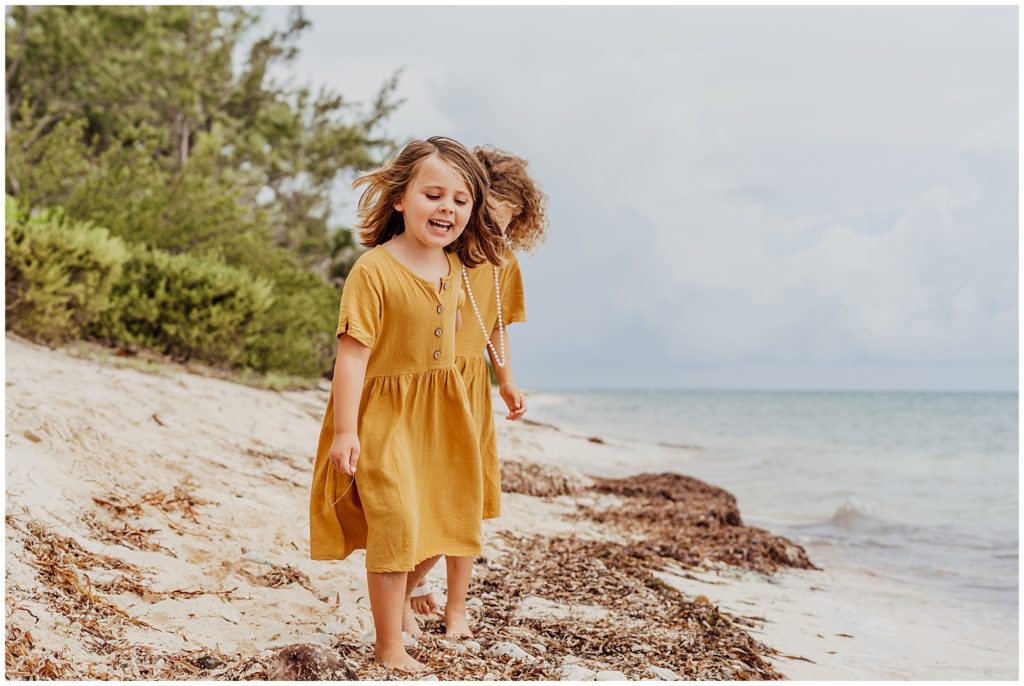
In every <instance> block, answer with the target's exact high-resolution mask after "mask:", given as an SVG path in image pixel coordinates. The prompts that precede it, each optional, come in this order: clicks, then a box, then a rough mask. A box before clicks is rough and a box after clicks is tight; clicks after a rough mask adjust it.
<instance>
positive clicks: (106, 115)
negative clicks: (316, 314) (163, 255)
mask: <svg viewBox="0 0 1024 686" xmlns="http://www.w3.org/2000/svg"><path fill="white" fill-rule="evenodd" d="M258 18H259V15H258V14H257V13H256V12H255V11H252V10H248V9H245V8H241V7H208V6H173V7H172V6H60V7H58V6H46V7H26V6H16V7H11V8H9V9H8V12H7V20H8V21H7V54H6V60H7V69H6V75H7V76H6V84H5V85H6V89H5V95H6V99H7V104H8V110H7V112H8V130H7V132H8V135H7V154H8V161H9V163H8V169H7V175H6V186H7V190H8V192H9V193H12V194H13V195H15V196H18V197H19V200H22V201H24V202H27V203H28V204H30V205H33V204H38V203H41V202H46V203H48V204H60V205H63V206H64V207H65V208H66V209H67V210H68V212H69V213H72V214H79V215H83V216H82V218H85V219H91V220H93V221H96V222H98V223H101V224H104V225H107V226H108V227H109V228H110V229H111V230H113V231H115V232H116V233H121V234H126V235H128V236H129V237H132V238H135V239H138V238H141V239H142V240H145V241H148V242H151V243H153V244H154V245H157V246H159V247H164V248H169V249H172V250H193V249H197V248H203V247H204V246H205V247H212V248H215V249H217V250H221V251H225V250H227V253H229V252H230V250H229V248H230V245H225V243H228V242H229V241H225V232H226V231H227V230H229V231H231V232H232V233H233V234H235V235H237V234H236V233H235V232H237V231H245V232H251V233H255V234H259V235H261V239H262V240H265V241H267V242H268V243H270V244H272V245H275V246H278V247H284V248H287V249H289V250H290V251H292V252H294V253H295V254H297V255H299V256H301V257H302V258H303V260H304V262H305V263H306V264H308V265H314V264H316V265H326V267H324V270H325V272H326V271H338V270H339V266H338V265H337V264H334V263H333V259H334V258H333V257H332V253H334V254H337V252H338V251H337V250H336V242H337V239H336V237H335V236H334V235H333V234H334V233H335V232H336V231H337V228H338V227H335V226H332V225H331V203H330V192H331V188H332V186H333V184H334V183H335V181H336V179H338V178H339V176H342V175H343V174H344V172H347V171H351V170H355V169H365V168H368V167H371V166H374V165H375V164H376V163H377V161H378V159H379V157H380V156H382V155H384V154H387V153H390V152H391V151H392V150H393V149H394V143H393V141H391V140H389V139H388V138H386V137H384V136H382V135H380V134H378V133H377V130H378V129H379V128H380V126H381V125H382V123H383V122H384V121H385V120H386V118H387V117H388V115H389V114H390V113H391V112H393V111H394V109H395V108H396V107H397V106H398V105H399V104H400V101H398V100H396V98H395V92H396V89H397V83H398V75H397V74H396V75H395V76H393V77H392V78H391V79H389V80H388V81H387V82H386V83H384V84H383V85H382V87H381V89H380V92H379V94H378V96H377V98H376V99H375V100H374V102H373V103H371V104H370V106H369V107H368V108H360V107H358V106H356V105H355V104H353V103H348V102H347V101H346V100H345V99H344V98H342V97H341V96H340V95H338V94H336V93H333V92H330V91H328V90H324V89H320V90H317V91H315V92H314V90H313V89H312V87H310V86H308V85H298V86H293V85H290V84H282V83H278V82H276V81H275V80H274V79H273V78H272V77H271V72H272V69H273V68H274V67H275V66H277V65H286V64H287V63H288V62H289V61H290V60H292V59H293V58H294V57H295V55H296V54H297V51H298V47H297V45H298V41H299V39H300V37H301V35H302V34H303V32H304V31H305V30H307V29H308V28H309V22H308V21H307V20H306V19H305V17H304V16H303V14H302V12H301V9H299V8H296V9H295V10H293V12H292V14H291V15H290V18H289V24H288V26H287V27H286V28H284V29H282V30H275V31H272V32H271V33H269V34H268V35H265V36H261V37H258V38H256V39H255V40H254V41H253V42H252V44H251V46H250V47H249V48H248V51H247V53H246V54H244V55H243V54H242V51H243V47H244V44H245V40H246V38H247V37H248V35H249V34H250V33H251V32H252V30H253V28H254V25H255V23H256V22H257V20H258ZM243 57H244V59H241V58H243ZM236 60H237V62H238V64H239V66H235V61H236ZM75 136H78V138H75ZM58 152H59V153H61V154H62V156H63V157H64V158H69V157H70V156H71V155H72V153H73V152H74V153H76V154H79V155H80V156H84V160H81V161H78V162H76V163H73V164H72V162H74V160H71V159H64V160H63V161H64V163H65V164H70V167H71V168H73V169H74V170H75V176H74V178H73V179H68V178H67V177H64V176H60V177H55V176H54V175H53V174H52V173H51V174H49V175H46V174H42V173H40V171H39V165H40V164H41V163H44V161H45V159H46V158H47V155H54V154H57V153H58ZM43 166H46V165H45V164H43ZM50 171H51V172H53V171H55V170H54V169H52V167H51V169H50ZM126 193H127V197H126V195H125V194H126ZM104 195H105V196H106V197H102V196H104ZM232 205H234V206H236V207H237V208H238V209H237V211H232V210H231V206H232ZM197 209H202V210H203V212H199V211H197ZM209 210H212V214H207V211H209ZM85 215H88V216H85ZM204 216H208V217H209V219H204V218H203V217H204ZM227 253H225V254H227ZM340 269H341V271H344V268H343V267H341V268H340Z"/></svg>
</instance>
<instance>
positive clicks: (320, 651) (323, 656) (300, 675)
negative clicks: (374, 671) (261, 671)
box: [267, 643, 359, 681]
mask: <svg viewBox="0 0 1024 686" xmlns="http://www.w3.org/2000/svg"><path fill="white" fill-rule="evenodd" d="M267 680H268V681H359V677H357V676H356V673H355V671H353V670H352V669H351V668H350V667H349V666H348V665H346V664H344V663H343V662H342V661H341V656H340V655H339V654H338V653H337V652H336V651H334V650H331V649H330V648H325V647H324V646H318V645H311V644H307V643H297V644H294V645H290V646H285V647H284V648H281V650H279V651H278V652H277V655H275V656H274V659H273V661H272V662H271V664H270V666H269V668H268V669H267Z"/></svg>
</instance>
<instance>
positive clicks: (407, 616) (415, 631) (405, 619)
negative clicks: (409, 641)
mask: <svg viewBox="0 0 1024 686" xmlns="http://www.w3.org/2000/svg"><path fill="white" fill-rule="evenodd" d="M402 631H404V632H405V633H407V634H409V635H410V636H422V635H423V632H422V631H421V630H420V625H419V622H417V621H416V616H415V615H413V613H412V609H410V607H409V606H408V605H406V606H405V610H404V611H403V612H402Z"/></svg>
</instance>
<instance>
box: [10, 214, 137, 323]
mask: <svg viewBox="0 0 1024 686" xmlns="http://www.w3.org/2000/svg"><path fill="white" fill-rule="evenodd" d="M5 219H6V228H5V232H4V233H5V243H6V248H7V255H6V259H5V262H4V266H5V276H6V284H5V296H6V308H5V309H6V313H7V328H8V329H9V330H13V331H16V332H17V333H20V334H22V335H24V336H28V337H29V338H33V339H36V340H40V341H47V342H56V341H62V340H69V339H73V338H80V337H81V336H82V335H83V334H84V332H85V330H86V328H87V327H88V326H89V325H90V324H91V323H92V322H93V321H94V320H95V319H96V318H97V317H99V316H101V315H102V313H103V312H104V311H106V310H108V309H109V308H110V307H111V306H112V303H111V300H110V295H111V292H112V289H113V287H114V285H115V284H116V283H117V282H118V280H119V279H120V278H121V276H122V270H123V267H124V265H125V264H126V263H127V262H128V260H129V258H130V253H129V251H128V249H127V248H126V246H125V244H124V242H123V241H121V240H120V239H118V238H116V237H112V236H110V234H109V233H107V231H106V229H101V228H97V227H94V226H91V225H90V224H88V223H84V222H77V223H73V222H69V221H67V220H66V217H65V216H64V214H63V212H62V211H60V210H48V211H46V212H42V213H39V214H37V215H36V216H29V215H28V214H27V213H26V212H24V211H22V210H21V209H19V207H18V206H17V202H16V201H15V200H14V199H13V198H10V197H7V198H6V207H5Z"/></svg>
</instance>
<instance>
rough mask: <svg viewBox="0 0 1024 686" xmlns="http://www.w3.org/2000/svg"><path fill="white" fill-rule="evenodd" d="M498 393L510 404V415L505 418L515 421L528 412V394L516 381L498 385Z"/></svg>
mask: <svg viewBox="0 0 1024 686" xmlns="http://www.w3.org/2000/svg"><path fill="white" fill-rule="evenodd" d="M498 393H500V394H501V399H502V400H504V401H505V404H506V405H507V406H508V415H507V416H506V417H505V419H508V420H510V421H515V420H517V419H519V418H520V417H522V416H523V415H524V414H525V413H526V396H525V395H523V392H522V391H520V390H519V387H518V386H516V385H515V384H514V383H507V384H502V385H501V386H499V387H498Z"/></svg>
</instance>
